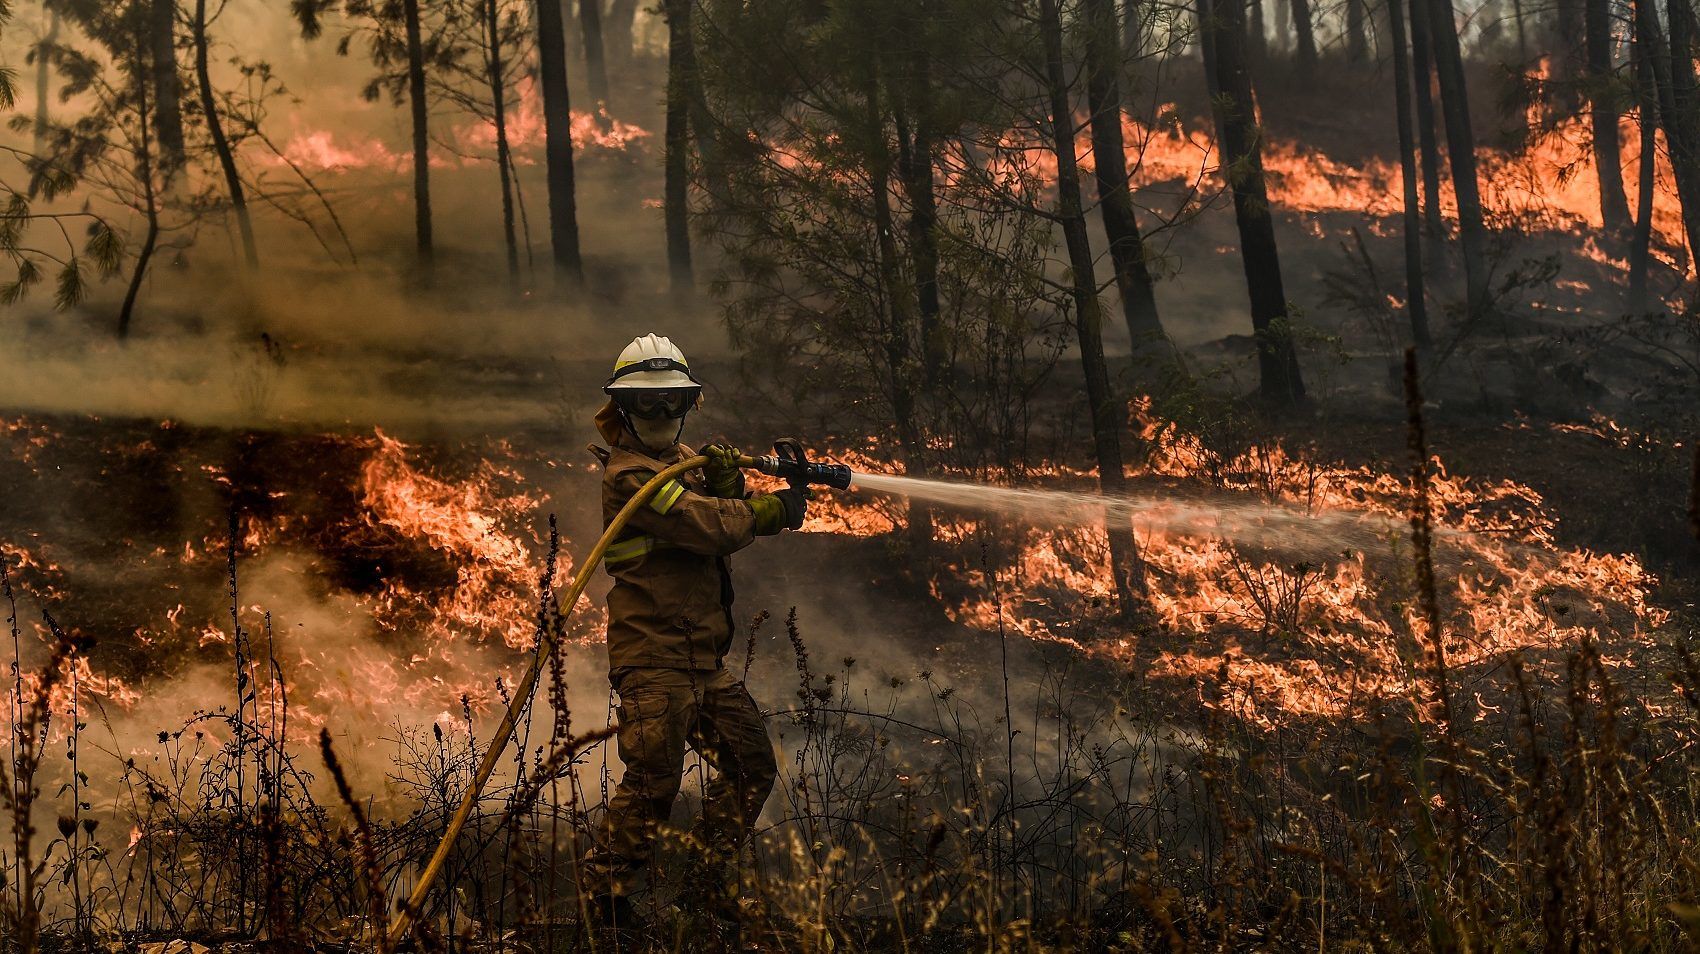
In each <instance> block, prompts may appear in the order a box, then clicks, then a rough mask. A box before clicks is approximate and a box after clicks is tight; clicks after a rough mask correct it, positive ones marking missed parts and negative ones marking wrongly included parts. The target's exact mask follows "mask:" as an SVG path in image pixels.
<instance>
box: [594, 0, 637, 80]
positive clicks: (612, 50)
mask: <svg viewBox="0 0 1700 954" xmlns="http://www.w3.org/2000/svg"><path fill="white" fill-rule="evenodd" d="M637 12H638V0H614V2H613V3H611V4H609V6H608V15H607V16H606V17H604V18H603V23H602V39H603V46H604V48H605V49H606V51H607V54H608V66H609V67H610V68H611V69H622V70H623V69H625V68H626V67H628V66H630V65H631V62H632V48H633V47H634V46H635V45H636V44H637V30H636V26H637Z"/></svg>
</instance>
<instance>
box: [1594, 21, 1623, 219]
mask: <svg viewBox="0 0 1700 954" xmlns="http://www.w3.org/2000/svg"><path fill="white" fill-rule="evenodd" d="M1583 13H1584V16H1583V20H1584V27H1585V31H1586V33H1587V65H1588V70H1587V76H1586V86H1587V90H1588V112H1589V117H1590V118H1591V119H1592V120H1593V131H1594V171H1595V172H1596V173H1597V175H1598V177H1599V183H1600V219H1601V221H1602V222H1603V223H1604V226H1605V230H1606V231H1607V232H1608V233H1610V234H1612V235H1614V236H1620V235H1622V234H1623V233H1624V232H1626V231H1627V230H1628V229H1629V203H1628V201H1627V200H1626V199H1625V198H1624V194H1623V169H1622V164H1623V159H1622V156H1621V153H1620V151H1619V149H1618V143H1617V118H1618V113H1619V107H1618V97H1619V86H1620V84H1619V83H1618V81H1617V71H1616V70H1615V69H1614V68H1613V66H1612V52H1611V51H1612V42H1613V41H1612V17H1611V4H1610V2H1609V0H1583Z"/></svg>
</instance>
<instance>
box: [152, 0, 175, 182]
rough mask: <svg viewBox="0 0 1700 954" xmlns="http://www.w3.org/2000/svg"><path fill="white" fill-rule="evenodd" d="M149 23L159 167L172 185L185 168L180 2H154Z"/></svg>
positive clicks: (173, 0)
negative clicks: (172, 181) (178, 39)
mask: <svg viewBox="0 0 1700 954" xmlns="http://www.w3.org/2000/svg"><path fill="white" fill-rule="evenodd" d="M152 4H153V5H152V7H151V8H150V10H149V12H150V13H151V18H150V22H149V23H148V43H149V53H150V57H151V60H152V64H151V65H152V69H153V90H152V95H153V102H154V115H155V129H156V135H157V137H158V140H159V165H160V169H161V171H162V172H163V174H164V176H163V181H164V182H166V183H169V182H170V181H171V179H172V178H173V176H175V175H176V173H177V170H178V169H180V168H182V166H183V79H182V75H181V74H180V73H179V72H178V68H177V0H152Z"/></svg>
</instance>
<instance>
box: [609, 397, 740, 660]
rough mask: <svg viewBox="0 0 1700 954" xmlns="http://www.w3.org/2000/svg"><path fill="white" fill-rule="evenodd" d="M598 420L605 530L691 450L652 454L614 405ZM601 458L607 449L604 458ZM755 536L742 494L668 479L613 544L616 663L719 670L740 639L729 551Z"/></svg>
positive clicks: (696, 479)
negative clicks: (721, 493)
mask: <svg viewBox="0 0 1700 954" xmlns="http://www.w3.org/2000/svg"><path fill="white" fill-rule="evenodd" d="M596 423H597V427H598V429H599V430H600V431H601V433H602V436H603V438H604V439H606V440H607V441H608V443H609V449H608V456H607V460H606V461H605V462H604V465H603V475H602V521H603V525H604V526H607V525H608V524H609V523H610V522H612V521H613V519H614V516H615V515H616V514H618V513H619V512H620V508H622V507H624V506H625V505H626V502H627V501H628V500H630V499H631V497H632V495H633V494H635V493H637V492H638V490H639V489H640V488H642V487H643V485H644V484H645V483H647V482H648V481H649V479H650V478H651V477H654V476H655V475H656V474H657V473H659V472H660V471H661V470H662V469H664V468H665V467H667V466H668V465H669V464H675V463H678V462H679V461H681V460H684V459H685V458H686V457H690V456H692V455H693V453H694V452H693V451H692V450H691V449H690V448H689V447H686V446H684V445H683V444H678V445H675V446H674V447H673V448H671V449H670V450H668V451H667V452H666V453H664V454H662V455H660V456H659V457H651V456H650V455H649V452H648V451H647V449H645V448H643V447H641V446H640V445H639V443H638V441H637V439H636V438H634V437H632V435H631V434H629V433H628V432H627V431H626V429H625V426H624V425H623V424H622V423H621V422H620V419H619V416H618V412H617V411H616V410H615V409H614V407H613V405H612V404H611V403H610V404H609V405H607V406H605V407H604V408H603V409H602V412H601V413H599V414H597V417H596ZM599 456H600V455H599ZM754 539H755V514H754V513H753V512H752V511H751V510H750V505H749V504H748V503H746V502H745V501H744V500H742V499H721V498H718V497H712V496H708V495H707V492H706V490H705V488H704V485H703V484H702V482H701V475H700V473H693V474H690V475H687V476H686V477H685V478H684V479H682V480H670V481H668V482H667V483H666V484H664V485H662V486H661V487H660V488H659V489H658V490H657V491H656V493H655V496H654V497H652V498H650V500H649V502H648V503H646V504H644V505H643V506H641V507H639V508H638V509H637V510H636V511H634V512H633V514H632V517H631V519H630V520H629V521H627V523H626V526H625V529H624V531H623V532H622V533H621V534H620V536H619V537H618V538H617V539H616V540H615V541H614V543H613V544H612V545H611V546H610V547H609V548H608V550H607V552H606V553H605V554H604V557H603V566H604V567H605V568H606V569H607V571H608V573H609V574H610V575H611V576H613V577H614V587H613V589H611V590H610V591H609V592H608V663H609V667H610V668H612V669H618V668H620V667H622V666H657V667H662V668H667V669H717V668H719V667H720V661H721V659H722V658H723V657H724V656H725V655H726V652H727V650H729V649H730V648H731V645H732V577H731V573H730V571H729V569H728V567H727V561H726V556H727V555H728V554H731V553H733V552H736V551H738V550H741V549H743V548H744V547H746V546H748V545H749V543H750V541H752V540H754Z"/></svg>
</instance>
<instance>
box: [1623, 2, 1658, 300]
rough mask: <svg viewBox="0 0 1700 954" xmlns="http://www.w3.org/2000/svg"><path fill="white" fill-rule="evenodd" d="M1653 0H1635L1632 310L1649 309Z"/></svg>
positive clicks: (1654, 100)
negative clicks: (1637, 137) (1637, 143)
mask: <svg viewBox="0 0 1700 954" xmlns="http://www.w3.org/2000/svg"><path fill="white" fill-rule="evenodd" d="M1649 2H1650V0H1633V3H1632V10H1633V15H1634V25H1635V33H1634V37H1635V39H1634V57H1635V92H1636V102H1637V106H1636V125H1637V126H1638V127H1639V129H1640V131H1641V156H1640V159H1639V161H1638V162H1637V164H1636V191H1635V232H1634V234H1633V237H1632V239H1631V241H1630V243H1629V310H1630V311H1631V312H1640V311H1645V310H1646V308H1647V259H1648V257H1649V252H1650V250H1651V246H1652V243H1653V195H1654V189H1655V188H1656V186H1657V182H1656V181H1655V176H1656V175H1657V171H1658V170H1657V168H1656V165H1655V162H1656V160H1657V152H1656V150H1657V148H1658V137H1657V132H1658V119H1657V115H1658V89H1657V87H1656V85H1655V80H1654V78H1653V43H1652V39H1653V37H1654V36H1656V35H1657V32H1658V26H1657V23H1656V21H1654V20H1653V19H1652V15H1651V12H1650V11H1649V10H1648V9H1647V5H1648V3H1649Z"/></svg>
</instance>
